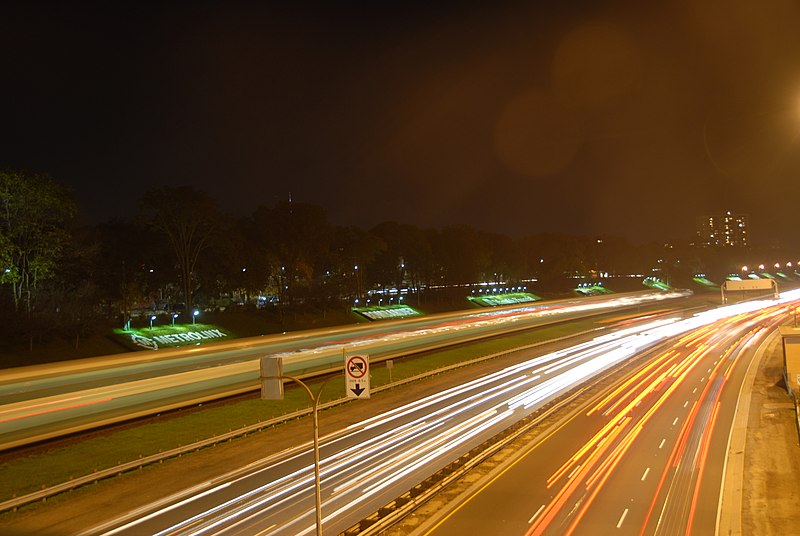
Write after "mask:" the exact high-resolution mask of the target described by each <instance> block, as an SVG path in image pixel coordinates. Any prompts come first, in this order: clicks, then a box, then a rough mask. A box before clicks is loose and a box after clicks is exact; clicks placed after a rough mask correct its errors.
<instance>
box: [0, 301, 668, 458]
mask: <svg viewBox="0 0 800 536" xmlns="http://www.w3.org/2000/svg"><path fill="white" fill-rule="evenodd" d="M681 295H682V294H680V293H633V294H630V295H620V296H616V297H613V298H603V299H581V300H564V301H560V302H552V303H548V304H537V305H532V306H526V307H513V308H502V309H496V310H495V309H493V310H491V311H482V312H470V313H460V314H446V315H437V316H434V317H426V318H424V319H412V320H407V321H397V322H390V323H385V324H384V323H381V324H379V325H370V326H368V327H361V326H359V327H350V328H336V329H333V330H318V331H314V332H310V333H307V334H305V336H301V335H291V336H289V337H288V339H287V340H283V339H281V337H280V336H278V337H267V338H254V339H243V340H241V341H238V342H235V343H225V344H218V345H213V346H209V347H193V348H186V349H181V350H170V351H155V352H135V353H133V354H131V355H125V356H122V357H119V356H110V357H104V358H92V359H88V360H79V361H77V362H72V363H59V364H53V365H45V366H35V367H22V368H20V369H11V370H9V371H4V373H3V376H2V379H0V400H2V401H3V403H2V404H1V405H0V450H3V449H8V448H12V447H15V446H20V445H24V444H26V443H30V442H34V441H40V440H43V439H48V438H51V437H57V436H59V435H65V434H68V433H74V432H77V431H81V430H85V429H89V428H93V427H97V426H102V425H105V424H110V423H114V422H119V421H122V420H126V419H131V418H134V417H139V416H144V415H149V414H153V413H158V412H163V411H167V410H169V409H173V408H176V407H182V406H186V405H190V404H194V403H201V402H205V401H208V400H213V399H216V398H220V397H222V396H227V395H231V394H236V393H239V392H244V391H247V390H252V389H255V388H256V387H257V386H258V358H260V357H262V356H266V355H280V356H282V357H283V361H284V373H285V374H287V375H295V376H298V375H299V376H302V375H303V374H304V373H308V372H310V371H314V370H321V369H330V368H332V367H334V366H342V354H343V352H345V351H347V352H348V353H354V352H358V353H368V354H370V355H371V356H373V357H381V356H383V357H387V356H392V355H402V354H404V353H405V354H407V353H409V352H413V351H421V350H423V349H432V348H437V347H442V346H446V345H451V344H454V343H456V342H463V341H469V340H475V339H479V338H483V337H489V336H495V335H498V334H502V333H509V332H512V331H515V330H519V329H526V328H530V327H534V326H540V325H544V324H547V323H550V322H554V321H566V320H570V319H576V318H581V317H585V316H588V315H591V314H596V313H598V312H599V311H609V310H614V309H619V308H623V307H631V306H635V305H636V304H639V303H648V302H653V301H660V300H664V299H668V298H670V297H677V296H681ZM289 349H294V350H293V351H287V350H289Z"/></svg>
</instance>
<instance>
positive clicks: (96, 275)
mask: <svg viewBox="0 0 800 536" xmlns="http://www.w3.org/2000/svg"><path fill="white" fill-rule="evenodd" d="M79 216H80V210H79V207H78V206H77V204H76V203H75V201H74V200H73V198H72V197H71V195H70V192H69V191H68V189H67V188H66V187H64V186H63V185H61V184H59V183H58V182H57V181H55V180H53V179H52V178H50V177H49V176H47V175H43V174H37V173H31V172H27V171H0V290H2V291H3V292H2V295H1V296H0V308H2V311H3V314H2V321H3V328H2V329H3V331H4V333H3V335H4V336H13V337H25V338H27V340H28V341H29V343H30V344H33V342H34V340H35V338H36V337H41V336H46V335H47V334H49V333H53V332H56V331H57V332H59V333H62V334H69V335H70V336H71V337H74V339H75V341H76V344H77V341H79V340H80V338H81V337H82V336H85V335H87V334H88V333H89V332H90V331H91V329H92V326H94V325H95V324H96V323H97V322H99V321H101V320H104V319H109V320H114V321H117V320H120V319H124V318H129V317H130V315H132V314H133V313H135V311H137V310H142V309H150V310H158V309H162V308H166V309H167V310H185V311H187V312H188V311H191V310H192V309H193V308H194V307H198V306H200V307H211V306H215V305H219V304H221V303H230V302H231V301H233V302H235V303H239V304H256V303H261V304H262V305H263V304H267V306H270V307H277V308H282V307H296V306H305V305H313V306H314V307H321V308H322V309H323V310H324V309H325V308H329V307H342V308H349V307H351V306H353V304H355V303H356V300H359V302H358V303H364V302H365V301H366V299H367V298H368V297H369V296H370V294H371V293H373V292H375V291H378V290H385V291H388V290H389V289H407V290H408V294H407V296H408V299H409V300H410V301H412V300H413V302H414V303H424V302H425V300H431V299H436V300H463V297H464V295H465V294H466V293H468V292H466V291H465V289H464V288H463V286H464V285H471V284H476V283H479V282H488V281H494V282H506V283H509V284H514V283H515V282H521V281H530V280H533V279H536V280H538V283H537V284H538V285H545V286H546V285H547V284H548V283H553V282H560V281H563V280H564V278H566V277H570V276H572V277H586V278H591V277H600V276H604V275H608V276H616V275H622V274H644V275H653V274H654V273H655V274H656V275H659V276H660V277H662V278H665V279H667V280H669V279H674V278H688V277H689V276H690V274H692V273H697V272H705V271H709V270H710V269H712V268H714V269H719V270H724V269H728V268H727V265H732V263H735V262H737V261H736V260H731V259H727V258H726V259H723V258H721V257H720V255H719V253H718V252H715V251H711V250H703V249H698V248H691V247H689V246H688V244H687V245H684V246H675V245H664V244H657V243H653V244H646V245H632V244H630V243H628V242H627V241H625V240H624V239H622V238H619V237H613V236H602V237H601V236H593V237H582V236H570V235H564V234H553V233H539V234H533V235H529V236H525V237H522V238H512V237H509V236H505V235H502V234H498V233H491V232H486V231H482V230H479V229H476V228H474V227H471V226H465V225H458V226H448V227H444V228H441V229H432V228H428V229H426V228H420V227H418V226H415V225H411V224H406V223H398V222H392V221H389V222H384V223H381V224H378V225H376V226H374V227H372V228H370V229H362V228H359V227H353V226H339V225H334V224H332V223H330V222H329V221H328V216H327V214H326V211H325V209H324V208H322V207H320V206H317V205H313V204H308V203H297V202H291V201H283V202H278V203H276V204H274V205H272V206H266V205H264V206H259V207H258V208H256V209H255V210H254V211H253V213H252V214H250V215H247V216H244V217H242V216H234V215H231V214H228V213H225V212H224V211H222V210H221V209H220V208H219V205H218V204H217V202H216V201H215V200H214V199H213V198H212V197H210V196H209V195H208V194H206V193H205V192H203V191H201V190H199V189H197V188H194V187H191V186H178V187H170V186H164V187H160V188H156V189H153V190H150V191H148V192H145V193H144V194H143V195H142V197H141V199H140V200H139V205H138V214H137V215H136V217H135V218H132V219H130V220H122V219H116V220H112V221H108V222H105V223H102V224H98V225H89V226H87V225H83V226H79V225H78V224H77V222H78V221H79V220H80V218H79ZM723 265H725V267H723ZM654 270H655V272H654ZM562 287H563V284H562ZM434 289H436V290H434ZM373 295H374V294H373ZM384 295H385V296H387V299H386V300H385V301H384V302H383V303H384V304H386V303H388V296H392V294H389V293H388V292H387V293H386V294H384ZM259 299H260V300H261V301H260V302H259ZM454 303H455V302H454ZM462 303H463V302H462Z"/></svg>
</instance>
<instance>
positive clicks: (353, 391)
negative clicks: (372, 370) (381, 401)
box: [344, 355, 369, 398]
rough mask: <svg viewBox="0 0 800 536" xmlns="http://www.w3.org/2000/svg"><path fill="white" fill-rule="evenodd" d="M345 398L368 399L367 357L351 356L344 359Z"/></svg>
mask: <svg viewBox="0 0 800 536" xmlns="http://www.w3.org/2000/svg"><path fill="white" fill-rule="evenodd" d="M344 383H345V386H344V388H345V391H346V392H347V398H369V356H368V355H351V356H349V357H345V359H344Z"/></svg>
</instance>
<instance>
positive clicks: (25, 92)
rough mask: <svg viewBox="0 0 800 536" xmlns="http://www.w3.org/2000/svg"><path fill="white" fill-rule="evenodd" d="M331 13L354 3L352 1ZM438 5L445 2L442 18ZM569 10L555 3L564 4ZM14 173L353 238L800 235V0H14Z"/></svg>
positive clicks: (126, 212)
mask: <svg viewBox="0 0 800 536" xmlns="http://www.w3.org/2000/svg"><path fill="white" fill-rule="evenodd" d="M334 4H335V5H334ZM428 4H431V5H433V7H432V6H431V5H428ZM552 4H557V5H552ZM1 16H2V19H0V20H1V21H2V22H1V24H0V26H1V27H2V31H0V61H2V84H0V103H2V104H0V106H1V108H0V110H2V113H1V114H0V119H1V120H0V124H2V128H0V168H12V169H18V168H25V169H30V170H33V171H40V172H47V173H49V174H50V175H51V176H53V177H54V178H55V179H57V180H59V181H61V182H64V183H66V184H68V185H70V186H71V187H72V189H73V192H74V194H75V197H76V198H77V200H78V202H79V204H80V206H81V208H82V210H83V212H84V213H85V214H86V215H87V216H88V217H89V219H90V221H92V222H100V221H105V220H107V219H109V218H112V217H117V216H123V217H127V216H132V215H133V214H134V213H135V209H136V203H137V201H138V199H139V197H140V196H141V194H142V193H143V192H144V191H146V190H148V189H150V188H153V187H156V186H158V185H162V184H168V185H174V186H177V185H186V184H191V185H194V186H196V187H197V188H199V189H202V190H204V191H206V192H208V193H209V194H211V195H213V196H214V197H215V198H216V199H217V200H218V201H219V203H220V206H221V207H222V208H223V209H224V210H226V211H229V212H233V213H236V214H242V215H244V214H249V213H250V212H251V211H252V210H253V209H254V208H255V207H256V206H258V205H259V204H264V205H272V204H274V203H275V202H276V201H277V200H279V199H285V198H287V196H288V195H289V192H291V194H292V197H293V199H294V200H295V201H302V202H310V203H316V204H321V205H323V206H325V207H326V208H327V209H328V213H329V215H330V219H331V220H332V221H333V222H334V223H338V224H356V225H360V226H362V227H368V226H371V225H373V224H375V223H378V222H381V221H385V220H396V221H402V222H409V223H415V224H418V225H421V226H425V227H428V226H433V227H440V226H444V225H449V224H462V223H466V224H471V225H474V226H476V227H478V228H481V229H484V230H488V231H495V232H501V233H506V234H510V235H512V236H521V235H524V234H527V233H536V232H543V231H561V232H566V233H572V234H586V235H600V234H614V235H621V236H625V237H627V238H629V239H630V240H632V241H634V242H642V241H649V240H657V241H662V240H671V239H690V238H691V235H692V232H693V229H694V223H695V217H696V216H699V215H704V214H712V213H719V212H721V211H723V210H725V209H729V210H732V211H733V212H736V213H746V214H749V215H750V218H751V228H752V232H753V239H754V240H755V241H760V242H766V241H769V240H773V239H779V240H783V241H784V242H790V243H793V244H798V245H800V240H796V239H795V238H794V235H795V233H796V232H797V230H798V225H797V221H798V216H800V211H798V210H797V208H796V207H797V206H798V201H799V200H800V144H799V141H800V136H799V135H800V30H798V28H800V4H798V3H797V2H794V1H791V0H785V1H770V0H764V1H760V2H753V1H752V0H725V1H722V0H719V1H716V0H709V1H703V2H700V1H695V0H676V1H667V2H641V1H638V0H637V1H605V2H600V1H597V2H588V1H587V2H577V1H571V2H536V1H531V2H501V1H498V2H461V3H455V2H442V3H437V2H414V1H411V2H352V1H351V2H316V3H309V2H306V3H303V2H280V3H269V2H252V3H244V2H184V3H178V2H153V3H150V2H132V3H117V2H109V3H96V4H95V3H86V2H58V3H41V2H39V3H37V2H20V3H19V4H14V3H8V2H6V3H4V5H3V9H2V15H1Z"/></svg>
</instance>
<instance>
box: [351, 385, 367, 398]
mask: <svg viewBox="0 0 800 536" xmlns="http://www.w3.org/2000/svg"><path fill="white" fill-rule="evenodd" d="M350 390H351V391H353V392H354V393H355V394H356V396H361V393H363V392H364V389H362V388H361V386H360V385H358V384H356V388H355V389H350Z"/></svg>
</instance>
